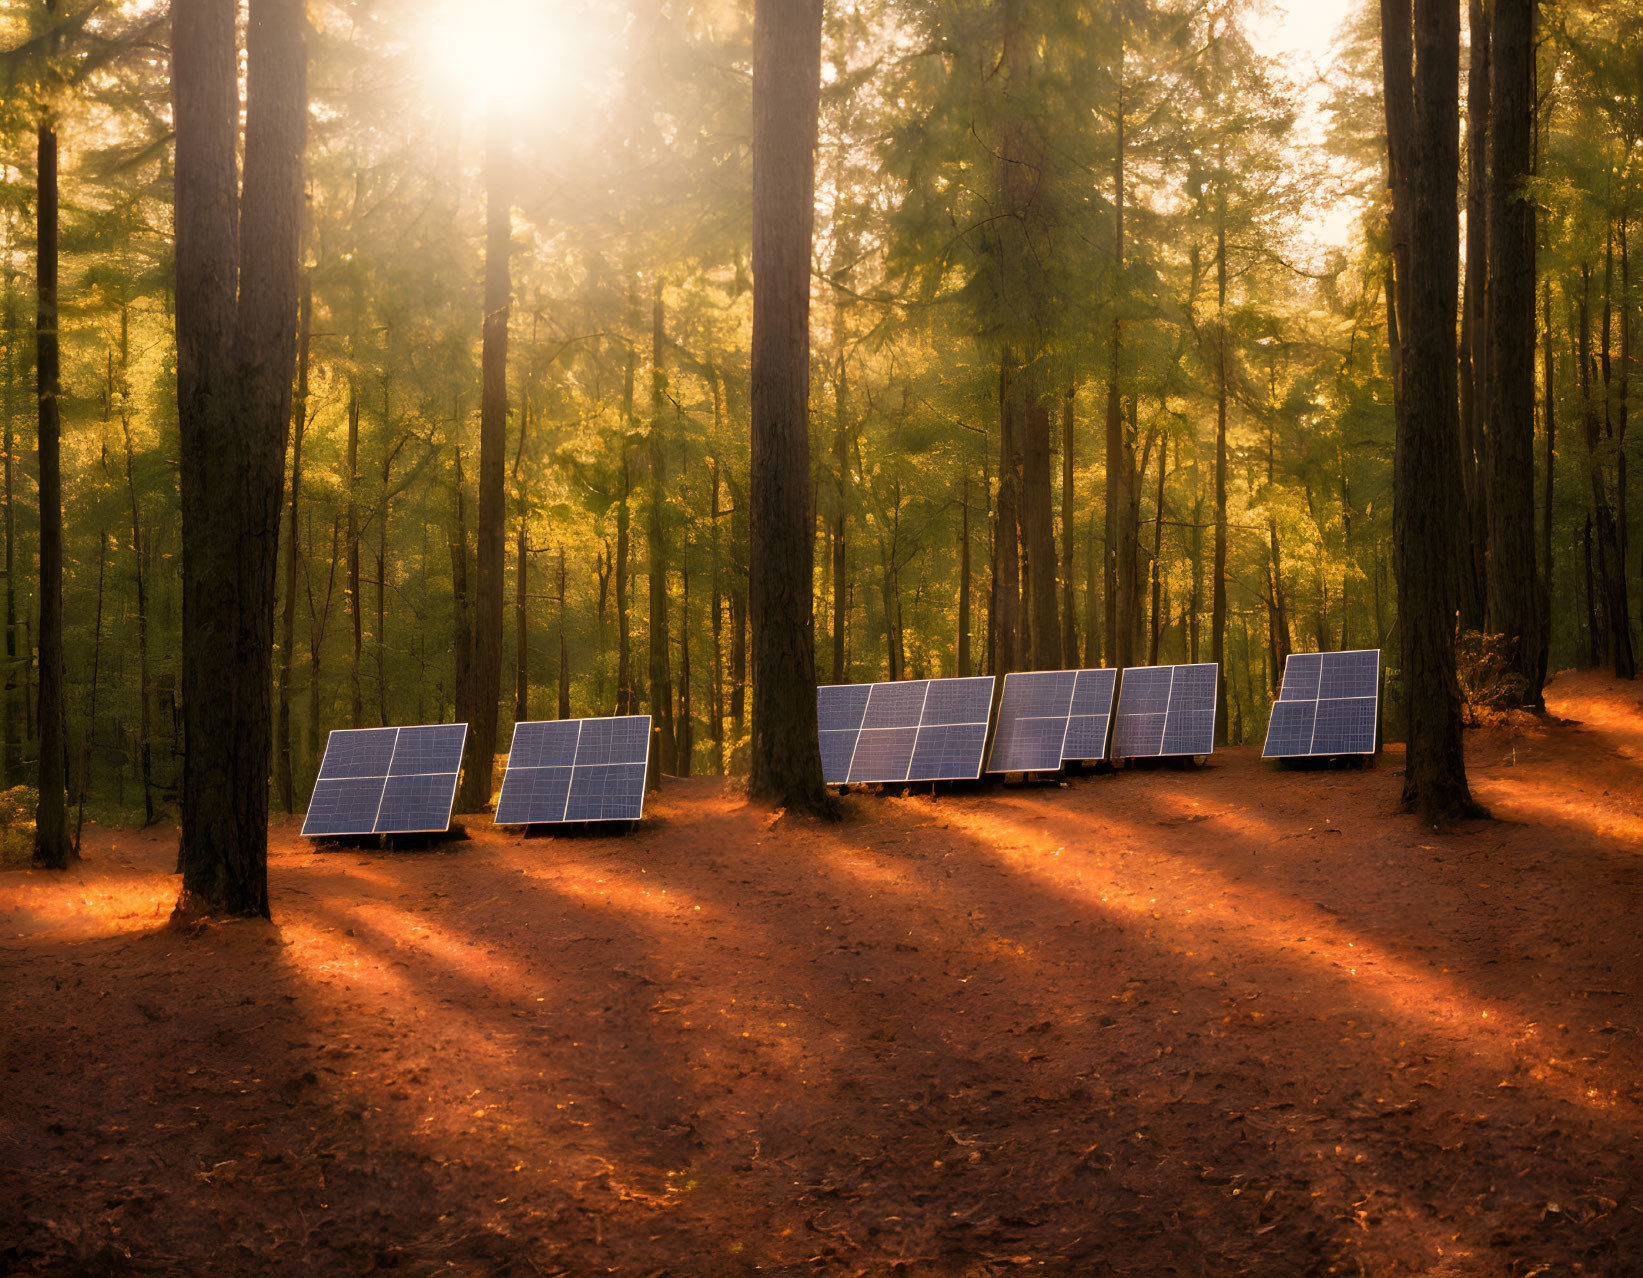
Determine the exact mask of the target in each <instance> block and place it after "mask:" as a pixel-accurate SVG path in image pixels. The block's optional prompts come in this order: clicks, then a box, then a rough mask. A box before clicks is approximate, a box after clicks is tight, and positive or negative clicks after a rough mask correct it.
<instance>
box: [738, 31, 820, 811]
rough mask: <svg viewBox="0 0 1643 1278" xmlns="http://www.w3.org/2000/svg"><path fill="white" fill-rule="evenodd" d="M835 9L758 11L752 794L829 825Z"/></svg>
mask: <svg viewBox="0 0 1643 1278" xmlns="http://www.w3.org/2000/svg"><path fill="white" fill-rule="evenodd" d="M821 31H822V5H821V0H755V3H754V20H753V368H752V422H751V426H752V472H751V479H750V484H749V497H750V498H751V501H752V509H751V512H750V515H751V520H750V527H749V531H750V534H751V541H750V546H749V549H750V553H751V562H750V565H749V567H750V573H749V586H748V602H749V606H750V612H751V614H752V615H751V621H752V629H753V672H754V679H753V751H752V776H751V778H750V783H749V791H750V793H752V794H753V795H755V796H758V797H760V798H766V799H771V800H774V801H776V802H778V803H780V804H782V805H783V806H785V807H788V808H790V809H795V810H798V811H809V812H826V811H829V810H830V807H831V805H830V803H829V799H828V796H827V792H826V789H825V787H824V786H823V784H822V771H821V754H820V749H819V745H818V742H817V737H816V659H815V634H814V628H813V625H812V617H811V610H812V584H811V583H812V578H813V573H814V564H813V558H814V545H815V541H814V535H813V528H814V524H815V520H814V517H813V514H812V510H811V496H810V430H809V422H808V414H809V399H810V354H809V347H810V253H811V236H812V231H813V227H814V221H815V177H816V173H815V147H816V125H817V115H818V112H819V110H820V101H821Z"/></svg>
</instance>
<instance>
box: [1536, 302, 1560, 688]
mask: <svg viewBox="0 0 1643 1278" xmlns="http://www.w3.org/2000/svg"><path fill="white" fill-rule="evenodd" d="M1544 298H1545V306H1544V309H1545V316H1546V319H1545V332H1544V334H1543V335H1542V338H1541V352H1542V353H1541V360H1542V364H1543V366H1544V369H1545V395H1546V402H1545V406H1544V408H1543V410H1542V411H1543V413H1544V416H1545V420H1546V452H1545V472H1546V482H1545V486H1544V487H1545V492H1544V494H1543V497H1542V502H1541V519H1540V626H1541V635H1542V637H1543V638H1544V639H1545V642H1546V648H1547V655H1548V665H1549V664H1550V653H1551V644H1552V530H1553V525H1552V513H1553V506H1552V497H1553V490H1554V487H1555V483H1554V481H1555V479H1556V471H1557V467H1556V461H1557V377H1556V374H1557V355H1556V352H1555V350H1554V347H1553V343H1554V342H1555V341H1556V340H1557V334H1556V330H1555V329H1553V327H1552V281H1551V278H1550V276H1548V277H1547V279H1546V284H1545V289H1544Z"/></svg>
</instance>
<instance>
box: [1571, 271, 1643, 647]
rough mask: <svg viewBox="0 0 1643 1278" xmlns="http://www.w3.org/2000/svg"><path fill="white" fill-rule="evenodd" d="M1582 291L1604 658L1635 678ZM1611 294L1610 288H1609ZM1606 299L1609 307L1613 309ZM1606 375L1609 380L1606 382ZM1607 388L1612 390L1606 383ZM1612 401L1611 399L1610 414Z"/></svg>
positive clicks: (1607, 443)
mask: <svg viewBox="0 0 1643 1278" xmlns="http://www.w3.org/2000/svg"><path fill="white" fill-rule="evenodd" d="M1581 276H1582V282H1583V283H1587V282H1588V281H1589V276H1590V271H1589V269H1588V268H1586V267H1582V268H1581ZM1588 291H1589V290H1588V289H1586V288H1583V289H1582V292H1581V302H1580V338H1579V344H1580V363H1581V386H1582V391H1583V395H1582V399H1583V402H1584V412H1583V414H1582V415H1583V418H1584V425H1585V429H1586V485H1587V488H1586V493H1587V498H1588V500H1589V501H1590V503H1591V530H1592V537H1593V544H1594V545H1595V547H1596V551H1597V574H1598V581H1599V583H1600V584H1599V586H1598V589H1599V590H1600V591H1601V598H1602V601H1603V609H1602V613H1603V617H1602V620H1603V624H1604V627H1605V632H1604V633H1602V635H1601V637H1602V641H1603V653H1604V656H1605V657H1606V658H1607V659H1608V660H1610V661H1612V662H1613V663H1614V672H1615V675H1616V677H1618V678H1621V679H1630V678H1633V677H1634V676H1635V675H1636V673H1637V667H1636V662H1635V659H1634V657H1633V651H1632V627H1631V606H1630V602H1629V600H1628V598H1627V596H1628V593H1629V592H1628V591H1627V588H1626V568H1625V564H1624V563H1623V562H1622V560H1621V557H1620V533H1619V529H1618V527H1617V526H1616V523H1615V512H1614V506H1613V505H1612V504H1611V503H1610V500H1609V489H1608V476H1607V475H1606V474H1605V473H1604V464H1603V463H1604V458H1605V454H1606V453H1607V452H1608V451H1609V449H1611V448H1612V447H1613V440H1612V438H1611V437H1610V436H1609V433H1608V432H1606V431H1605V430H1604V428H1603V426H1604V422H1603V419H1604V415H1605V414H1600V413H1599V412H1598V408H1597V403H1596V399H1595V396H1594V393H1593V390H1592V386H1591V372H1590V369H1591V353H1590V350H1589V347H1590V337H1589V331H1590V327H1591V323H1590V317H1589V315H1588V308H1587V303H1586V293H1587V292H1588ZM1605 292H1607V290H1606V289H1605ZM1607 305H1608V303H1607V299H1605V310H1606V309H1607ZM1607 326H1608V321H1607V316H1605V321H1604V328H1605V332H1604V334H1603V343H1604V345H1605V346H1606V345H1607V342H1608V333H1607V331H1606V330H1607ZM1603 362H1604V363H1605V364H1607V363H1608V356H1607V351H1606V350H1605V351H1604V352H1603ZM1606 380H1607V379H1606V378H1605V382H1606ZM1604 389H1605V390H1606V389H1607V385H1605V387H1604ZM1606 410H1607V404H1606V403H1605V413H1606Z"/></svg>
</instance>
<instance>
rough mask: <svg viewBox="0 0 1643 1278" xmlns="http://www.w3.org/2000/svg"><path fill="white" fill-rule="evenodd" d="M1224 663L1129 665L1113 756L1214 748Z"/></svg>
mask: <svg viewBox="0 0 1643 1278" xmlns="http://www.w3.org/2000/svg"><path fill="white" fill-rule="evenodd" d="M1220 675H1221V668H1220V667H1219V666H1217V665H1216V664H1215V663H1214V662H1213V661H1198V662H1187V663H1183V664H1180V665H1171V666H1129V667H1127V668H1126V669H1125V670H1124V672H1123V676H1122V678H1121V679H1120V680H1119V684H1118V696H1117V704H1116V705H1115V706H1114V708H1113V715H1112V720H1113V724H1112V745H1111V747H1110V753H1109V756H1108V757H1109V758H1113V759H1169V758H1184V757H1187V756H1207V755H1211V754H1214V753H1215V699H1216V694H1217V691H1218V683H1219V680H1220Z"/></svg>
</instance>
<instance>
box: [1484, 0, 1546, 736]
mask: <svg viewBox="0 0 1643 1278" xmlns="http://www.w3.org/2000/svg"><path fill="white" fill-rule="evenodd" d="M1493 9H1494V32H1493V41H1492V43H1493V45H1494V53H1493V59H1494V85H1493V92H1492V96H1491V101H1492V102H1493V119H1492V126H1491V129H1490V133H1491V136H1492V138H1493V155H1494V168H1493V173H1492V174H1491V181H1490V184H1489V235H1488V243H1489V307H1488V333H1487V335H1488V344H1487V350H1488V355H1487V360H1488V364H1487V375H1486V377H1485V378H1484V385H1485V386H1487V387H1488V394H1487V406H1488V421H1489V429H1488V431H1487V433H1486V435H1485V437H1484V444H1485V451H1486V460H1487V468H1486V473H1487V476H1488V487H1487V490H1486V497H1485V506H1486V513H1487V516H1488V528H1489V539H1488V544H1489V556H1488V566H1489V579H1488V594H1487V598H1488V628H1489V631H1490V633H1491V634H1499V635H1504V636H1505V638H1506V641H1507V643H1508V645H1509V650H1510V656H1509V660H1510V662H1511V670H1512V672H1513V673H1514V674H1515V675H1516V676H1517V678H1518V679H1519V680H1521V681H1522V684H1523V704H1524V705H1526V706H1530V707H1539V706H1540V705H1541V704H1542V700H1541V688H1542V686H1543V685H1544V684H1545V682H1546V661H1547V636H1546V634H1545V632H1544V630H1543V629H1542V619H1543V615H1544V611H1545V604H1544V602H1543V600H1542V599H1541V590H1542V589H1543V585H1542V580H1541V575H1540V573H1539V572H1538V571H1537V570H1536V566H1535V457H1534V453H1535V209H1534V205H1533V204H1532V203H1531V202H1530V201H1529V198H1528V196H1527V194H1526V193H1525V191H1524V189H1523V187H1524V183H1525V182H1526V181H1527V179H1528V178H1529V176H1530V170H1531V165H1532V163H1533V153H1534V131H1535V50H1534V38H1535V12H1534V11H1535V0H1493ZM1474 38H1475V37H1474Z"/></svg>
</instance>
